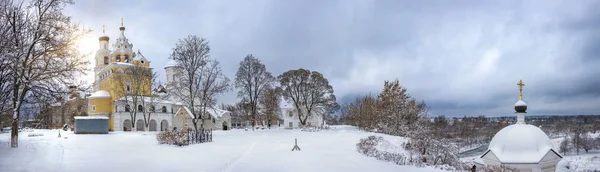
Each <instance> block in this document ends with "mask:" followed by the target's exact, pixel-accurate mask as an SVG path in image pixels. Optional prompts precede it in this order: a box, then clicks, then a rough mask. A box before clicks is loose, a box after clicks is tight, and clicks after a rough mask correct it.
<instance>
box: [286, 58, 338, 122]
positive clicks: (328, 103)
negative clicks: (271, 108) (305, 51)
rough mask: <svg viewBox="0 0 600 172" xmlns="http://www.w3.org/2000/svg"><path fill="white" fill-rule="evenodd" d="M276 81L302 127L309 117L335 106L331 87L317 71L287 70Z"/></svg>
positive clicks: (323, 112)
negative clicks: (291, 105) (293, 108)
mask: <svg viewBox="0 0 600 172" xmlns="http://www.w3.org/2000/svg"><path fill="white" fill-rule="evenodd" d="M278 79H279V82H280V85H281V89H282V91H283V98H284V99H285V100H286V101H288V102H290V103H292V104H293V105H294V107H295V110H296V112H297V114H298V120H299V121H300V124H302V125H306V120H307V119H308V117H309V116H312V115H322V114H325V113H326V112H327V111H328V109H327V108H329V107H334V106H333V104H337V103H336V100H335V96H334V95H333V87H332V86H331V85H329V81H328V80H327V79H326V78H325V77H324V76H323V75H322V74H321V73H319V72H317V71H312V72H311V71H309V70H306V69H297V70H289V71H287V72H284V73H283V74H281V75H279V77H278ZM319 113H320V114H319Z"/></svg>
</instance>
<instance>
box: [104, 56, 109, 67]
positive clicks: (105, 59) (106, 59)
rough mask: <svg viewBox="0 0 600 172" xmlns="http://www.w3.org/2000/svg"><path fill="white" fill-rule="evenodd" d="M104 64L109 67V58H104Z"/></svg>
mask: <svg viewBox="0 0 600 172" xmlns="http://www.w3.org/2000/svg"><path fill="white" fill-rule="evenodd" d="M104 64H105V65H107V64H108V57H107V56H104Z"/></svg>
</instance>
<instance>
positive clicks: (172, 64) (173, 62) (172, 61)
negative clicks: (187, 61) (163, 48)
mask: <svg viewBox="0 0 600 172" xmlns="http://www.w3.org/2000/svg"><path fill="white" fill-rule="evenodd" d="M173 66H177V62H176V61H175V60H169V62H167V66H165V68H167V67H173Z"/></svg>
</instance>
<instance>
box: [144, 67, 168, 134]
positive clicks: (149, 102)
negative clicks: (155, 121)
mask: <svg viewBox="0 0 600 172" xmlns="http://www.w3.org/2000/svg"><path fill="white" fill-rule="evenodd" d="M145 73H146V77H148V75H147V74H148V72H145ZM149 77H150V79H149V80H144V81H143V82H139V83H138V84H143V85H144V86H145V87H146V88H148V87H154V88H156V87H158V86H159V83H158V82H156V78H157V75H156V73H155V72H151V73H150V75H149ZM148 82H149V83H148ZM152 90H153V89H152ZM162 101H163V99H162V98H161V97H160V96H159V95H158V93H155V92H154V91H150V93H149V94H148V95H147V96H144V97H143V98H142V99H141V105H142V117H143V119H144V131H150V130H149V129H150V126H149V125H150V120H152V118H151V117H152V114H153V113H155V112H156V106H158V104H159V103H161V102H162Z"/></svg>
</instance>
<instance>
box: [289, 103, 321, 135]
mask: <svg viewBox="0 0 600 172" xmlns="http://www.w3.org/2000/svg"><path fill="white" fill-rule="evenodd" d="M280 108H281V113H282V114H281V115H282V119H283V127H284V128H285V129H297V128H302V127H323V126H324V125H325V121H324V119H323V113H321V112H322V111H321V110H320V109H315V110H313V112H312V115H310V116H308V118H307V119H306V125H305V126H303V125H302V123H301V122H300V119H299V118H298V112H297V111H296V108H295V107H294V105H292V104H290V103H288V102H286V101H285V100H282V101H281V104H280Z"/></svg>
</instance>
